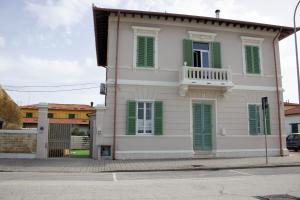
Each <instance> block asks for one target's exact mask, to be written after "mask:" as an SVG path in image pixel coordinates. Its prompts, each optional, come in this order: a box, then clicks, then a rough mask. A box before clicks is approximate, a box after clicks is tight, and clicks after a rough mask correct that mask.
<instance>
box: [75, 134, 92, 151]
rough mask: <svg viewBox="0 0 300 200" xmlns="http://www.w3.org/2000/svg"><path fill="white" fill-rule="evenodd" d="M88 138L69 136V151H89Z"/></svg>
mask: <svg viewBox="0 0 300 200" xmlns="http://www.w3.org/2000/svg"><path fill="white" fill-rule="evenodd" d="M90 143H91V140H90V137H89V136H71V149H90Z"/></svg>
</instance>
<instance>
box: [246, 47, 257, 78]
mask: <svg viewBox="0 0 300 200" xmlns="http://www.w3.org/2000/svg"><path fill="white" fill-rule="evenodd" d="M245 53H246V55H245V57H246V69H247V73H248V74H260V58H259V47H258V46H250V45H246V46H245Z"/></svg>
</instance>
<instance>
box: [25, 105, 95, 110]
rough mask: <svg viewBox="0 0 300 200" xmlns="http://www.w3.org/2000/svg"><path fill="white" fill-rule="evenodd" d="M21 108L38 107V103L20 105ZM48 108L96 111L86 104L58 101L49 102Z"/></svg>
mask: <svg viewBox="0 0 300 200" xmlns="http://www.w3.org/2000/svg"><path fill="white" fill-rule="evenodd" d="M20 107H21V108H29V109H37V104H32V105H25V106H20ZM48 109H55V110H88V111H94V110H95V108H93V107H91V106H90V105H86V104H58V103H49V104H48Z"/></svg>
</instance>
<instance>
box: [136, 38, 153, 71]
mask: <svg viewBox="0 0 300 200" xmlns="http://www.w3.org/2000/svg"><path fill="white" fill-rule="evenodd" d="M154 40H155V38H154V37H146V36H138V37H137V61H136V66H137V67H154Z"/></svg>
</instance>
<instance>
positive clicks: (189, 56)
mask: <svg viewBox="0 0 300 200" xmlns="http://www.w3.org/2000/svg"><path fill="white" fill-rule="evenodd" d="M183 62H186V63H187V66H192V65H193V41H192V40H188V39H184V40H183Z"/></svg>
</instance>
